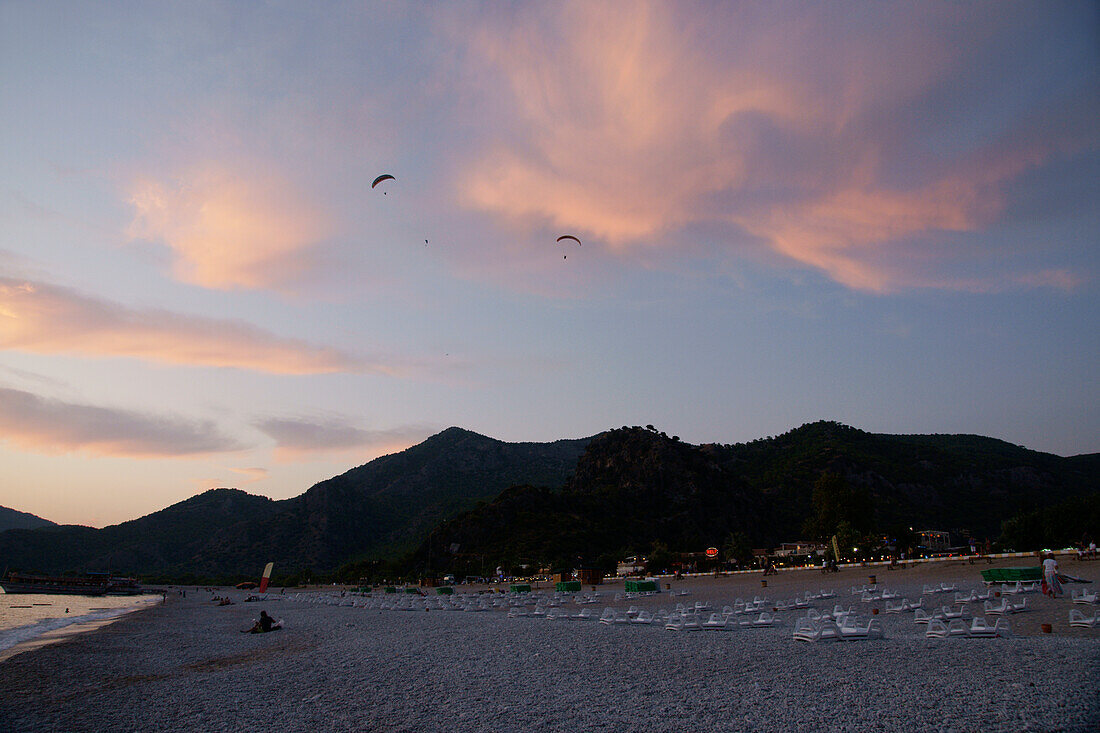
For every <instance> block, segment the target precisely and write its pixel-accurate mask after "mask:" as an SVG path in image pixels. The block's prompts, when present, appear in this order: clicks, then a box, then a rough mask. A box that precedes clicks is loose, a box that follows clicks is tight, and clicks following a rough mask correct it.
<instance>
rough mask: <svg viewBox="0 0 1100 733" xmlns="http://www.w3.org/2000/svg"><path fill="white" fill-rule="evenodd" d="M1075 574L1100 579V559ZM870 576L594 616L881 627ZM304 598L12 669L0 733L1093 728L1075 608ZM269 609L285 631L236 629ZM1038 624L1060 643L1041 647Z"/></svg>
mask: <svg viewBox="0 0 1100 733" xmlns="http://www.w3.org/2000/svg"><path fill="white" fill-rule="evenodd" d="M999 564H1001V565H1012V564H1027V562H1026V561H1016V562H1015V563H1013V562H1001V563H999ZM1063 565H1065V566H1066V567H1065V568H1064V569H1065V570H1066V571H1067V572H1069V573H1071V574H1075V575H1079V576H1082V577H1086V578H1091V579H1097V578H1098V577H1100V562H1095V563H1072V562H1071V563H1065V562H1064V563H1063ZM982 567H986V566H985V565H981V566H977V565H975V566H967V565H958V564H952V565H947V564H937V565H935V566H932V565H926V566H921V567H918V568H914V569H910V570H905V571H894V572H884V569H883V568H873V570H875V574H876V575H877V576H878V581H879V586H880V588H881V587H887V588H891V589H896V590H898V591H899V592H901V593H902V594H903V595H907V596H909V597H910V598H912V599H916V598H918V597H920V591H921V589H922V586H923V585H924V584H931V583H939V582H948V583H956V584H958V585H959V588H960V590H963V589H965V590H969V589H971V588H974V589H981V588H982V585H981V582H980V575H979V570H980V569H981V568H982ZM1092 568H1096V570H1093V569H1092ZM870 570H872V569H871V568H853V569H848V570H844V571H842V572H841V573H839V574H833V575H829V576H825V575H821V574H820V573H818V572H816V571H799V572H789V573H788V572H784V573H781V574H780V575H779V576H773V577H770V578H768V588H767V589H766V590H765V589H762V588H761V584H760V576H759V574H756V575H742V576H732V577H725V578H718V579H714V578H709V577H708V578H691V579H685V580H682V581H668V582H669V583H670V584H671V585H672V588H673V590H675V591H680V590H686V591H688V592H689V593H690V595H686V596H671V595H670V594H668V593H662V594H661V595H659V596H656V597H650V598H646V599H629V600H628V599H621V600H619V601H617V602H616V601H615V600H614V594H615V593H616V591H618V592H621V590H622V587H621V585H619V586H614V585H611V586H601V588H600V590H601V592H602V594H603V595H602V596H601V599H600V603H599V604H597V605H594V606H592V607H593V608H596V609H598V610H602V609H603V608H605V607H615V608H621V609H624V610H625V609H626V608H627V607H628V606H630V605H645V606H647V607H649V608H653V609H657V608H660V607H664V608H671V607H674V606H675V604H676V603H678V602H684V603H686V602H695V601H706V602H710V603H712V604H718V605H719V607H720V605H721V604H725V603H733V601H734V600H735V599H736V598H738V597H741V598H746V599H751V598H752V597H753V596H755V595H760V594H762V593H767V595H768V597H769V598H771V599H773V600H776V599H784V598H789V597H792V596H794V595H796V594H801V593H802V592H804V591H806V590H809V591H812V592H813V591H817V590H818V589H822V588H825V589H832V590H836V591H838V593H839V595H838V597H837V598H836V599H830V600H828V601H820V602H818V603H817V604H816V605H817V607H818V608H826V607H827V608H831V607H832V604H833V603H834V602H839V603H841V604H843V605H846V606H847V605H854V606H857V611H861V612H863V613H865V614H868V615H869V614H870V611H869V610H867V608H868V607H869V606H870V607H873V606H876V605H878V606H879V607H880V610H882V608H883V607H882V606H881V604H862V603H861V602H860V601H859V600H858V598H856V597H854V596H851V595H850V594H849V589H850V587H851V586H853V585H862V584H865V583H866V582H867V575H868V574H869V571H870ZM1069 587H1070V588H1072V587H1073V586H1069ZM1081 587H1088V588H1093V589H1094V588H1096V585H1093V586H1081ZM662 589H663V584H662ZM586 590H587V588H586ZM233 595H234V596H235V597H237V598H243V597H244V596H245V595H246V594H245V593H241V592H233ZM291 596H292V591H288V592H287V596H286V597H284V599H283V600H280V601H268V602H265V603H260V604H256V603H247V604H246V603H236V604H235V605H232V606H224V607H217V606H214V605H212V604H210V603H209V602H208V601H207V599H208V598H209V597H210V596H209V594H206V593H202V592H201V591H196V590H190V591H189V592H188V595H187V598H186V599H183V598H180V597H179V596H173V595H169V597H168V602H167V603H166V604H164V605H162V606H157V607H155V608H152V609H150V610H148V611H143V612H140V613H137V614H133V615H131V616H130V617H127V618H125V619H123V620H121V621H119V622H117V623H114V624H111V625H109V626H106V627H104V628H101V629H98V630H96V631H94V632H92V633H89V634H85V635H81V636H77V637H73V638H70V639H68V640H66V641H64V642H62V643H58V644H54V645H51V646H47V647H43V648H39V649H36V650H34V651H31V652H27V653H23V654H19V655H16V656H13V657H11V658H10V659H8V660H6V661H4V662H0V681H2V686H0V730H21V731H37V730H51V731H52V730H73V731H83V730H88V731H92V730H135V731H136V730H143V731H147V730H185V731H186V730H202V731H211V730H215V731H217V730H247V729H252V730H276V729H277V730H286V731H295V730H310V731H343V730H386V731H390V730H395V731H479V730H486V731H488V730H499V731H513V730H514V731H520V730H523V731H527V730H539V731H542V730H548V731H570V732H572V733H576V732H577V731H588V730H608V731H650V730H670V731H703V730H706V731H713V730H729V731H741V730H746V731H756V730H760V731H788V730H789V731H795V730H827V731H828V730H836V731H840V730H845V731H894V730H899V731H900V730H906V731H908V730H938V731H939V730H942V731H979V730H980V731H1017V730H1036V731H1051V730H1066V731H1093V730H1097V729H1100V628H1097V629H1076V628H1075V629H1070V627H1069V626H1068V622H1067V618H1068V609H1069V608H1071V604H1070V602H1069V600H1068V593H1067V599H1059V600H1050V599H1045V598H1043V597H1041V596H1039V595H1038V594H1032V595H1029V596H1028V603H1029V605H1033V606H1034V610H1033V611H1031V612H1029V613H1026V614H1021V615H1019V616H1013V617H1011V618H1010V621H1011V623H1012V628H1013V631H1014V632H1015V634H1016V635H1015V636H1014V637H1013V638H1011V639H985V640H966V639H943V640H934V639H927V638H925V637H924V627H923V626H920V625H917V624H915V623H913V620H912V618H913V616H912V614H900V615H895V614H888V615H887V614H884V613H880V614H879V615H878V616H877V618H879V619H880V620H881V622H882V625H883V629H884V631H885V634H886V637H887V638H885V639H882V640H870V641H862V642H851V643H840V644H815V645H811V644H805V643H801V642H796V641H793V640H792V639H791V632H792V628H793V621H794V619H795V617H796V615H797V614H795V613H786V614H781V616H783V617H784V620H785V624H784V625H783V626H781V627H778V628H773V629H740V630H737V631H731V632H709V631H707V632H698V633H675V632H669V631H665V630H664V629H663V628H662V627H659V626H615V627H612V626H605V625H601V624H598V623H596V622H595V621H548V620H546V619H544V618H530V617H527V618H509V617H508V616H507V613H506V612H505V611H504V610H494V611H488V612H482V613H467V612H461V611H446V612H445V611H394V610H378V609H377V608H374V609H372V608H366V607H362V606H363V605H366V604H373V605H377V602H378V600H379V598H378V597H377V595H376V596H375V597H374V598H371V599H365V598H356V599H355V601H356V602H357V603H359V604H360V607H351V606H338V605H325V604H322V603H317V602H316V601H318V600H325V601H328V602H332V603H338V602H340V601H341V600H343V601H344V602H349V598H351V597H350V596H348V597H345V598H343V599H340V597H339V596H338V595H333V594H332V593H331V591H328V592H323V593H321V592H313V593H310V594H307V595H304V596H302V597H301V598H300V599H299V600H297V601H293V600H291ZM925 598H926V601H925V602H926V604H928V603H930V601H931V600H932V599H936V600H939V599H943V602H944V603H947V602H950V600H952V599H951V597H950V596H949V595H941V596H938V597H933V596H925ZM392 599H393V596H390V598H389V600H392ZM306 600H309V601H311V602H306ZM971 606H972V608H973V607H974V606H975V604H971ZM261 608H263V609H265V610H267V611H268V613H270V614H271V615H272V616H274V617H275V618H277V619H284V620H285V622H286V628H285V629H284V630H282V631H278V632H274V633H270V634H260V635H250V634H242V633H239V632H240V630H241V629H244V628H247V627H248V626H249V625H250V623H251V621H252V619H253V618H255V617H256V616H258V614H259V611H260V609H261ZM1078 608H1084V607H1082V606H1078ZM1085 610H1086V611H1088V612H1091V610H1092V609H1085ZM1040 623H1051V624H1052V625H1053V627H1054V633H1053V634H1041V633H1040V632H1039V624H1040Z"/></svg>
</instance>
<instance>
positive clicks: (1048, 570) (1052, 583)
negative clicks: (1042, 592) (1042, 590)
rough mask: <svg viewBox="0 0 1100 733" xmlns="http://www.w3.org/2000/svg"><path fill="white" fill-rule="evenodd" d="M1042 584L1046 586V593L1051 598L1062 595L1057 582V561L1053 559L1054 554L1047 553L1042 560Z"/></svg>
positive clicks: (1060, 587)
mask: <svg viewBox="0 0 1100 733" xmlns="http://www.w3.org/2000/svg"><path fill="white" fill-rule="evenodd" d="M1043 583H1044V585H1046V593H1047V595H1049V596H1050V597H1051V598H1057V597H1058V596H1060V595H1062V584H1061V583H1060V582H1059V581H1058V561H1057V560H1055V559H1054V553H1053V552H1048V553H1047V556H1046V559H1045V560H1043Z"/></svg>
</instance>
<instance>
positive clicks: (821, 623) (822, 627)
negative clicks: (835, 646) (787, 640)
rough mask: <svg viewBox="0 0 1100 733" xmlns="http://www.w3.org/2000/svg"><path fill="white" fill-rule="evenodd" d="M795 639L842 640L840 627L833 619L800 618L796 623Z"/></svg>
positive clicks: (813, 640)
mask: <svg viewBox="0 0 1100 733" xmlns="http://www.w3.org/2000/svg"><path fill="white" fill-rule="evenodd" d="M793 638H794V639H795V641H810V642H817V641H840V640H841V636H840V627H838V626H837V625H836V622H835V621H832V620H831V619H816V620H815V619H810V618H800V619H798V621H797V622H796V623H795V627H794V636H793Z"/></svg>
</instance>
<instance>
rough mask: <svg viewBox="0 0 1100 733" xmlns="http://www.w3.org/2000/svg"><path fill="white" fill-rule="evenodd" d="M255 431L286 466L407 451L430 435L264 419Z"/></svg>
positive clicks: (333, 420)
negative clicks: (305, 459)
mask: <svg viewBox="0 0 1100 733" xmlns="http://www.w3.org/2000/svg"><path fill="white" fill-rule="evenodd" d="M256 427H257V428H258V429H259V430H261V431H262V432H264V433H266V434H267V435H268V436H269V437H271V438H273V439H274V440H275V443H276V449H275V455H276V460H279V461H282V462H286V461H292V460H297V459H299V458H301V457H302V456H306V455H310V454H316V453H354V454H358V455H360V456H361V455H362V454H363V452H364V451H365V450H369V451H371V452H372V453H373V454H374V455H382V454H383V453H389V452H395V451H399V450H403V449H405V448H408V447H409V446H410V445H413V444H415V443H417V442H419V441H421V440H423V439H424V438H426V437H428V435H430V434H431V431H430V430H429V429H427V428H424V427H410V426H406V427H401V428H393V429H389V430H368V429H366V428H361V427H358V426H356V425H355V424H354V423H353V422H351V421H350V420H348V419H347V418H343V417H332V416H330V417H320V418H297V417H295V418H276V417H270V418H264V419H261V420H259V421H257V422H256Z"/></svg>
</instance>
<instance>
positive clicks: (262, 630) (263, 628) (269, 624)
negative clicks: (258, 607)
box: [246, 611, 278, 634]
mask: <svg viewBox="0 0 1100 733" xmlns="http://www.w3.org/2000/svg"><path fill="white" fill-rule="evenodd" d="M273 628H278V627H277V626H275V619H273V618H271V617H270V616H268V615H267V611H260V619H259V620H258V621H257V622H256V623H255V624H253V625H252V628H251V629H249V630H248V631H247V632H246V633H249V634H266V633H267V632H268V631H271V630H272V629H273Z"/></svg>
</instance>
